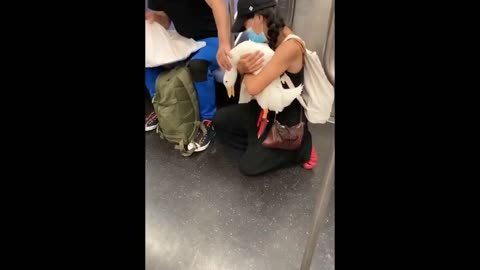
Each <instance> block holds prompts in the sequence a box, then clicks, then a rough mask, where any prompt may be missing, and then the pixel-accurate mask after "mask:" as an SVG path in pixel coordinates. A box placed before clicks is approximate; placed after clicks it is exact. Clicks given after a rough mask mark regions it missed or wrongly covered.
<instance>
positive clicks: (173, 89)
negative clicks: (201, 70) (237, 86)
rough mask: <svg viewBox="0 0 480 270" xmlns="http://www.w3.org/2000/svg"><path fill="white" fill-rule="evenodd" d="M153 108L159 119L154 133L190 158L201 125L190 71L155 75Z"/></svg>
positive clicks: (181, 70)
mask: <svg viewBox="0 0 480 270" xmlns="http://www.w3.org/2000/svg"><path fill="white" fill-rule="evenodd" d="M155 92H156V93H155V96H154V97H153V107H154V109H155V113H156V114H157V117H158V122H159V123H158V127H157V133H159V134H160V137H161V138H162V139H166V140H167V141H169V142H171V143H175V144H177V145H176V146H175V149H178V150H180V151H181V153H182V155H184V156H190V155H192V153H193V152H194V150H195V149H191V150H188V147H187V146H188V144H189V143H190V142H192V141H193V138H194V136H195V133H196V132H197V130H198V128H199V127H200V125H201V122H200V114H199V109H198V101H197V94H196V91H195V88H194V86H193V83H192V79H191V76H190V71H189V70H188V68H187V67H186V66H185V65H180V66H177V67H175V68H173V69H171V70H168V71H166V72H165V73H162V74H160V75H159V76H158V78H157V80H156V82H155Z"/></svg>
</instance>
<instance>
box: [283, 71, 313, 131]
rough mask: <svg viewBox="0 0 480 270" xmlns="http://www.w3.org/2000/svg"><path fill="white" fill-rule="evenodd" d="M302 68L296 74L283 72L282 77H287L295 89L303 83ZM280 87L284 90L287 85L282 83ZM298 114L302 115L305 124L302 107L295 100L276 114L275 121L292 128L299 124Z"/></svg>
mask: <svg viewBox="0 0 480 270" xmlns="http://www.w3.org/2000/svg"><path fill="white" fill-rule="evenodd" d="M304 68H305V66H304V67H302V69H301V70H300V71H299V72H297V73H290V72H288V71H285V73H284V74H283V75H282V77H284V76H286V77H288V78H289V79H290V80H291V81H292V83H293V85H294V86H295V87H298V86H299V85H301V84H303V83H304V75H303V73H304V72H303V71H304ZM288 78H285V77H284V79H288ZM282 86H283V88H284V89H288V88H289V87H288V85H287V83H284V82H282ZM300 113H302V118H303V119H302V120H303V121H304V122H306V121H305V114H304V113H303V108H302V105H301V104H300V102H298V100H297V99H295V100H293V101H292V103H290V105H288V106H287V107H285V108H284V109H283V111H282V112H280V113H278V114H277V120H278V122H280V124H282V125H287V126H293V125H296V124H298V123H299V122H300Z"/></svg>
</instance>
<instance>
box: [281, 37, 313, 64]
mask: <svg viewBox="0 0 480 270" xmlns="http://www.w3.org/2000/svg"><path fill="white" fill-rule="evenodd" d="M290 39H293V40H295V41H296V43H297V44H298V45H300V47H301V48H302V54H303V60H302V61H303V64H305V52H306V50H307V48H306V47H305V41H303V39H301V38H300V37H299V36H297V35H294V34H290V35H288V36H287V37H286V38H285V39H284V40H283V41H282V43H283V42H285V41H287V40H290Z"/></svg>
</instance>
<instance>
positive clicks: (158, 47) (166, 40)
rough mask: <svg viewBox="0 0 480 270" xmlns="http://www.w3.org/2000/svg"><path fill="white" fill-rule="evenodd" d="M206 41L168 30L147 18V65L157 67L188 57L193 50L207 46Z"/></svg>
mask: <svg viewBox="0 0 480 270" xmlns="http://www.w3.org/2000/svg"><path fill="white" fill-rule="evenodd" d="M205 45H206V43H205V42H204V41H195V40H193V39H191V38H186V37H184V36H181V35H180V34H178V33H177V32H176V31H167V30H166V29H165V28H164V27H163V26H162V25H160V24H159V23H157V22H154V23H152V24H151V23H149V22H147V21H146V20H145V67H157V66H161V65H166V64H171V63H174V62H178V61H181V60H184V59H186V58H187V57H188V56H189V55H190V54H192V53H193V52H196V51H198V50H199V49H200V48H203V47H205Z"/></svg>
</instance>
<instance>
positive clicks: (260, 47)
mask: <svg viewBox="0 0 480 270" xmlns="http://www.w3.org/2000/svg"><path fill="white" fill-rule="evenodd" d="M256 51H260V52H262V53H263V66H262V67H261V68H260V69H259V70H257V71H255V72H254V74H255V75H257V74H258V73H259V72H260V71H261V70H262V69H263V67H264V66H265V65H266V64H267V63H268V62H269V61H270V59H272V57H273V54H274V51H273V50H272V49H271V48H270V47H269V46H268V44H266V43H257V42H253V41H250V40H247V41H244V42H242V43H240V44H238V45H237V46H235V47H234V48H233V49H232V50H231V51H230V54H231V55H232V58H231V59H230V63H231V64H232V69H230V71H226V72H225V74H224V76H223V84H224V85H225V87H226V88H227V94H228V97H232V96H234V95H235V92H234V89H233V87H234V85H235V81H236V80H237V64H238V62H239V60H240V57H241V56H242V55H244V54H247V53H254V52H256ZM302 89H303V85H300V86H299V87H296V88H291V89H284V88H283V86H282V82H281V80H280V77H279V78H277V79H275V80H273V81H272V82H271V83H270V84H269V85H268V86H267V87H265V89H264V90H263V91H261V92H260V93H259V94H257V95H256V96H255V99H256V100H257V102H258V105H260V107H261V108H262V109H263V116H262V118H263V119H264V120H265V119H266V118H267V114H268V110H271V111H275V112H276V113H279V112H281V111H283V109H284V108H285V107H286V106H288V105H290V103H292V101H293V100H294V99H295V98H297V97H298V96H300V94H301V93H302ZM244 91H245V87H244V85H243V83H242V87H241V90H240V97H241V99H242V95H249V94H248V93H243V92H244ZM249 96H250V98H249V99H251V95H249Z"/></svg>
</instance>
